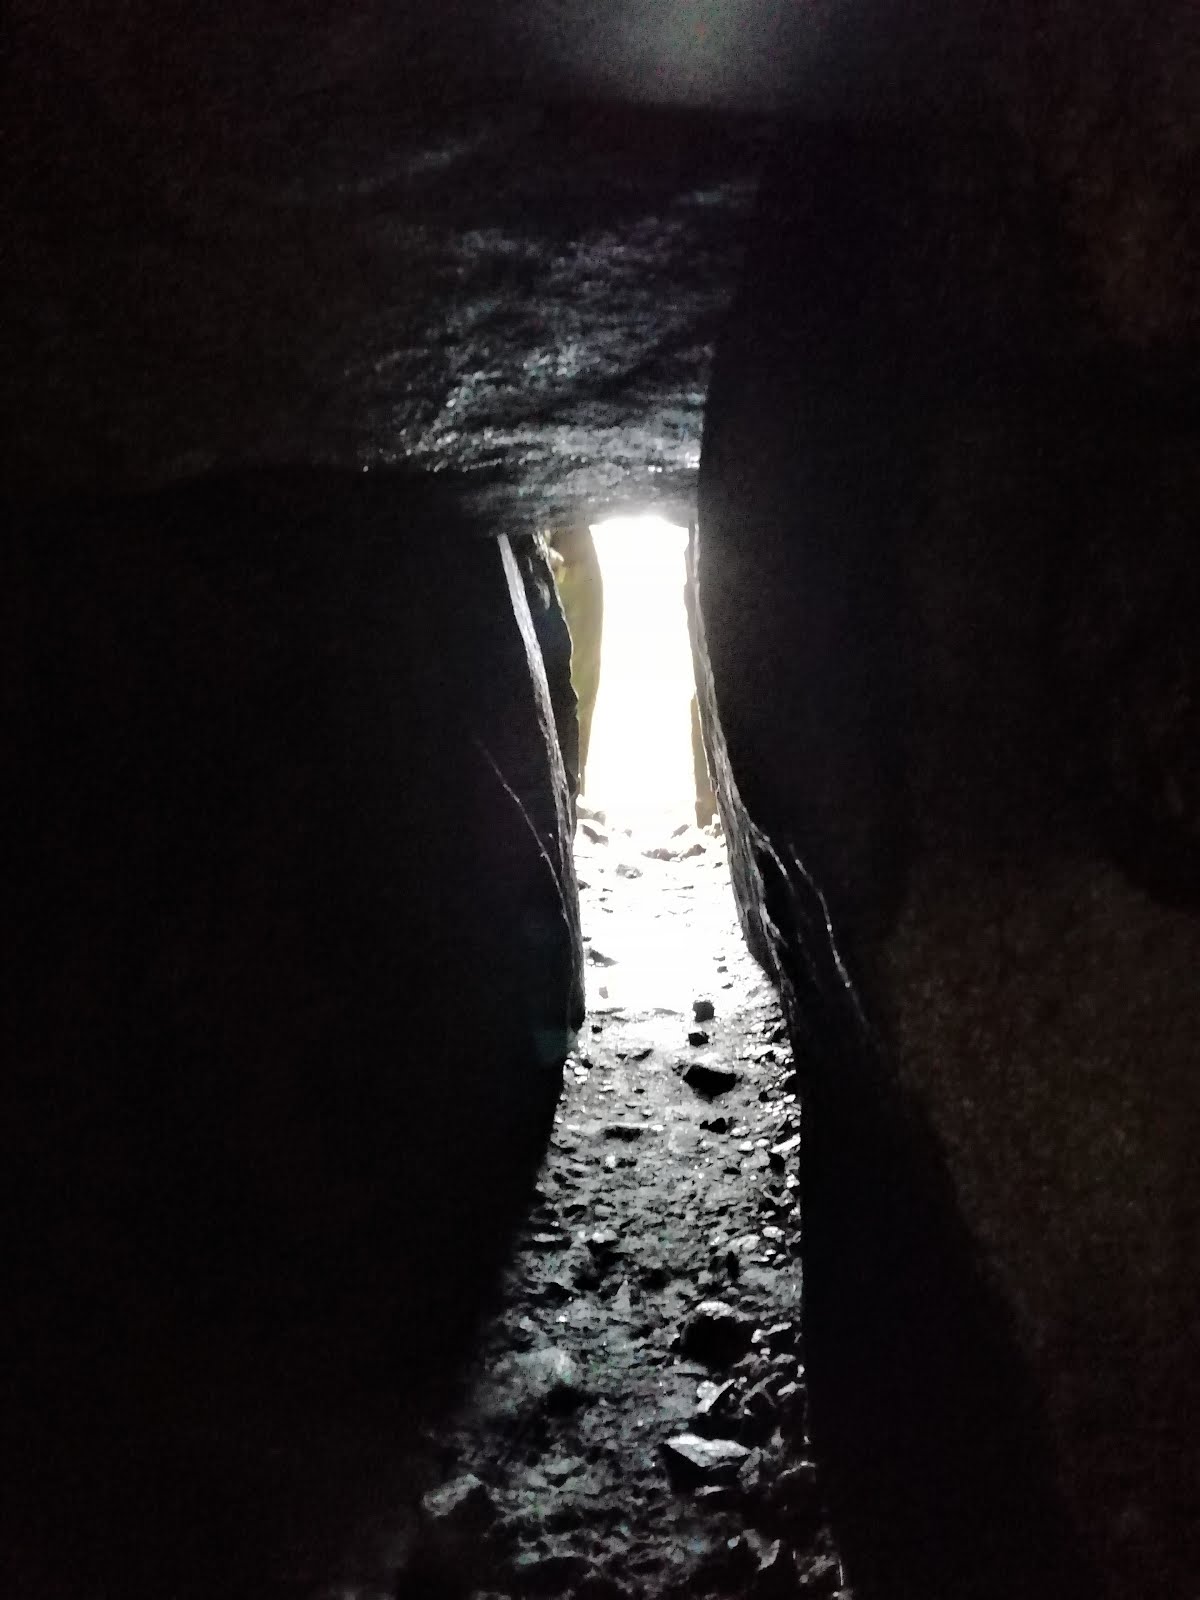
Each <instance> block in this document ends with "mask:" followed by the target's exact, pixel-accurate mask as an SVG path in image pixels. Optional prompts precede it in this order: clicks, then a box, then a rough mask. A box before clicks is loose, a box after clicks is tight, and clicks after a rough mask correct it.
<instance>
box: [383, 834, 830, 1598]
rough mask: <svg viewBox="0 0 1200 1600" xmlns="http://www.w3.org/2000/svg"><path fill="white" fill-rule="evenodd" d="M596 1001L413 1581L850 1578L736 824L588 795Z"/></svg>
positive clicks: (512, 1585)
mask: <svg viewBox="0 0 1200 1600" xmlns="http://www.w3.org/2000/svg"><path fill="white" fill-rule="evenodd" d="M577 861H578V866H579V873H580V877H581V880H582V897H583V907H584V928H585V935H586V938H587V948H588V957H589V960H588V972H589V1015H588V1023H587V1025H586V1026H585V1030H584V1032H583V1034H582V1035H581V1036H580V1039H579V1041H578V1047H577V1049H576V1050H575V1051H574V1052H573V1054H572V1056H571V1058H570V1060H569V1062H568V1065H567V1071H566V1082H565V1087H564V1092H563V1097H562V1101H561V1104H560V1106H559V1109H558V1112H557V1115H556V1118H555V1125H554V1131H553V1135H552V1138H551V1142H550V1147H549V1149H548V1151H547V1155H546V1159H545V1162H544V1165H543V1168H542V1170H541V1172H540V1174H539V1179H538V1185H537V1190H536V1205H535V1208H534V1210H533V1211H532V1213H531V1214H530V1216H529V1219H528V1223H527V1226H526V1228H525V1230H524V1232H523V1234H522V1236H521V1238H520V1240H519V1244H518V1248H517V1251H516V1253H515V1255H514V1257H513V1259H512V1261H511V1263H510V1265H509V1268H508V1270H507V1272H506V1276H505V1282H504V1290H503V1296H502V1303H501V1304H500V1305H499V1307H498V1309H497V1310H496V1312H495V1314H494V1315H493V1317H492V1318H491V1319H490V1322H489V1323H488V1325H487V1327H486V1330H485V1334H484V1338H483V1341H482V1343H481V1346H480V1350H479V1355H478V1359H477V1362H476V1364H475V1367H474V1369H473V1372H472V1378H471V1382H470V1384H469V1387H468V1390H467V1398H466V1399H465V1401H464V1403H463V1404H462V1406H461V1407H460V1408H459V1410H458V1411H457V1413H456V1415H455V1416H454V1417H453V1420H452V1422H451V1423H450V1424H449V1425H448V1426H446V1425H444V1424H442V1425H439V1427H438V1429H437V1432H436V1437H435V1436H434V1435H433V1434H431V1436H430V1437H429V1440H428V1444H429V1447H430V1455H429V1462H428V1465H429V1467H430V1468H431V1469H433V1476H434V1477H435V1478H436V1481H435V1482H432V1483H431V1485H430V1487H429V1489H428V1490H427V1492H425V1493H424V1495H423V1497H422V1498H421V1500H420V1508H419V1512H418V1514H417V1518H416V1524H415V1527H414V1530H413V1543H412V1548H411V1552H410V1555H409V1559H408V1562H407V1565H406V1567H405V1570H404V1573H403V1575H402V1577H401V1581H400V1586H399V1593H400V1594H401V1595H404V1596H409V1595H411V1596H426V1595H432V1594H439V1593H442V1594H446V1595H457V1594H473V1593H474V1594H478V1595H479V1597H480V1600H482V1596H483V1595H489V1596H490V1595H505V1596H508V1595H514V1596H515V1595H525V1594H555V1595H558V1594H563V1595H566V1594H571V1595H577V1596H579V1597H580V1600H583V1597H584V1596H595V1597H599V1596H614V1597H616V1596H626V1595H628V1596H635V1595H636V1596H646V1597H650V1596H668V1595H684V1594H686V1595H708V1594H723V1595H754V1596H767V1595H790V1594H805V1595H809V1594H811V1595H834V1594H840V1595H842V1596H848V1593H849V1591H848V1590H846V1589H845V1588H844V1587H843V1586H842V1585H843V1577H842V1572H841V1568H840V1564H839V1560H838V1557H837V1554H836V1551H835V1549H834V1546H833V1542H832V1539H831V1536H830V1533H829V1530H828V1528H827V1526H826V1524H825V1521H824V1518H823V1515H822V1504H821V1489H820V1482H819V1476H818V1473H817V1470H816V1468H815V1466H814V1464H813V1463H812V1461H811V1459H810V1458H809V1452H808V1449H807V1442H806V1431H805V1412H806V1389H805V1379H804V1367H803V1361H802V1355H801V1350H800V1299H801V1271H800V1262H799V1259H798V1257H799V1248H800V1238H799V1236H800V1218H799V1214H798V1208H797V1204H796V1191H797V1187H798V1179H797V1175H796V1165H797V1151H798V1144H799V1140H798V1131H799V1108H798V1106H797V1102H796V1096H795V1093H794V1090H793V1085H792V1081H791V1069H790V1063H789V1052H788V1047H787V1044H786V1043H785V1042H784V1032H783V1027H782V1024H781V1018H780V1012H779V1008H778V1005H777V1004H776V1000H775V996H774V994H773V992H772V990H771V988H770V986H769V985H768V984H767V982H766V981H765V979H764V978H763V976H762V974H761V973H760V971H759V969H758V968H757V967H756V966H755V964H754V963H753V962H752V961H751V959H750V957H749V956H748V954H747V953H746V950H745V947H744V945H743V943H742V939H741V936H740V933H739V931H738V928H737V923H736V918H735V913H734V907H733V902H732V897H731V895H730V891H729V882H728V875H727V869H726V859H725V849H724V844H723V841H722V840H721V839H720V838H719V837H718V838H714V837H712V836H711V835H709V834H700V833H697V832H696V831H695V830H693V829H686V828H681V829H679V830H677V831H676V834H675V835H674V837H672V838H670V839H669V840H666V839H654V838H652V837H650V836H641V837H631V836H630V835H628V834H626V833H624V832H622V831H619V830H614V831H612V832H610V831H609V829H608V828H607V827H605V826H604V825H603V823H602V822H601V821H600V820H599V819H591V818H588V819H585V820H583V821H581V824H580V831H579V837H578V848H577Z"/></svg>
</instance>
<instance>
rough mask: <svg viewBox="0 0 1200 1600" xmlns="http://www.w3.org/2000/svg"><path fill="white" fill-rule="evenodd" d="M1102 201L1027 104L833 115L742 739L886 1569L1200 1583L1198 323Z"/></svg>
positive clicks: (736, 625) (720, 476) (765, 345)
mask: <svg viewBox="0 0 1200 1600" xmlns="http://www.w3.org/2000/svg"><path fill="white" fill-rule="evenodd" d="M1158 176H1159V174H1158V173H1157V172H1154V173H1151V174H1150V176H1149V177H1148V179H1147V184H1146V192H1147V193H1153V192H1155V188H1154V180H1155V179H1156V178H1157V177H1158ZM1134 187H1135V188H1136V185H1134ZM1094 221H1095V218H1093V222H1094ZM1084 231H1085V232H1086V230H1084ZM1082 237H1083V234H1082V233H1081V232H1080V230H1079V228H1078V227H1077V217H1076V215H1075V213H1074V212H1073V211H1072V210H1071V208H1070V206H1069V205H1067V204H1066V203H1065V202H1064V200H1063V191H1062V190H1061V188H1060V187H1059V186H1058V184H1057V182H1056V180H1055V179H1054V177H1053V174H1052V173H1048V171H1047V170H1046V169H1045V168H1044V167H1043V166H1041V165H1039V163H1038V162H1037V161H1036V160H1034V159H1033V157H1032V155H1031V147H1030V146H1029V144H1028V143H1026V142H1023V141H1022V140H1020V139H1017V138H1014V137H1010V136H1008V135H1007V134H1005V133H1003V132H1001V131H999V130H988V129H983V128H978V129H975V130H974V131H971V130H969V129H968V130H964V128H963V127H961V126H960V127H958V128H955V129H948V128H947V129H941V128H939V127H938V126H936V125H933V124H923V125H922V124H917V123H914V122H913V121H911V120H910V121H908V122H905V123H896V124H892V125H887V124H877V125H874V126H871V125H862V126H857V127H851V126H837V125H835V124H824V125H820V126H814V125H800V126H797V127H796V128H794V129H793V131H792V134H791V135H790V136H789V137H788V138H786V139H785V140H783V141H782V144H781V148H780V151H779V154H778V158H777V160H776V162H775V166H774V170H773V172H772V174H771V176H770V178H769V180H768V183H767V186H766V188H765V191H764V195H763V199H762V204H761V215H760V227H759V230H758V232H757V234H756V236H755V238H754V240H753V242H752V244H751V249H750V252H749V257H748V263H747V270H746V282H745V288H744V292H743V295H742V297H741V299H740V301H739V304H738V306H737V308H736V310H735V313H734V315H733V317H732V319H731V322H730V326H729V328H728V329H727V332H726V335H725V339H724V342H723V346H722V348H721V349H720V351H719V353H718V360H717V365H716V369H715V372H714V379H713V384H712V389H711V392H710V398H709V406H708V411H707V415H706V433H705V441H704V449H703V454H702V460H701V487H700V508H699V530H698V548H697V568H698V585H699V594H700V601H701V610H702V613H703V617H702V623H703V626H702V636H703V652H704V655H705V657H706V670H705V673H704V675H703V677H704V681H703V682H702V700H703V701H704V702H705V709H706V724H707V726H706V733H707V736H708V739H709V744H710V754H711V756H712V758H713V763H714V772H715V774H716V777H717V786H718V791H719V794H720V798H721V805H722V811H723V814H724V817H725V822H726V828H727V831H728V832H729V834H730V836H731V842H730V858H731V863H732V867H733V874H734V882H735V890H736V892H737V894H738V897H739V902H740V904H741V908H742V915H743V922H744V925H745V927H746V930H747V934H748V936H749V938H750V941H751V944H752V947H753V948H754V949H755V951H756V953H757V954H759V956H760V959H763V960H764V961H765V962H766V964H767V965H768V966H769V967H770V968H771V969H772V970H774V971H775V972H776V974H777V975H778V977H779V978H780V981H781V984H782V986H783V989H784V994H785V999H786V1000H787V1004H788V1010H789V1015H790V1017H791V1021H792V1026H793V1033H794V1035H795V1039H796V1045H797V1055H798V1065H799V1070H800V1072H801V1076H802V1080H803V1082H804V1086H805V1146H804V1171H803V1182H804V1195H805V1201H806V1206H807V1209H806V1213H805V1240H806V1244H805V1250H806V1253H805V1273H806V1294H807V1305H808V1332H807V1343H808V1359H809V1368H810V1375H811V1378H812V1385H813V1391H812V1392H813V1413H814V1418H815V1425H816V1428H817V1430H818V1444H819V1447H820V1449H821V1451H822V1455H823V1459H824V1460H825V1462H826V1466H827V1471H828V1473H829V1481H830V1484H831V1492H832V1494H833V1497H834V1500H835V1509H836V1511H837V1513H838V1518H839V1521H840V1523H841V1527H842V1537H843V1539H844V1544H845V1549H846V1551H847V1558H848V1560H849V1562H850V1565H851V1577H852V1579H853V1580H854V1581H855V1582H856V1586H861V1590H862V1592H863V1593H865V1594H868V1595H880V1596H886V1597H887V1600H897V1597H907V1596H909V1595H912V1596H914V1597H916V1596H918V1595H919V1596H922V1597H928V1596H931V1595H938V1596H941V1595H946V1596H950V1595H954V1596H966V1595H970V1596H981V1597H982V1596H993V1595H994V1596H996V1600H999V1597H1000V1596H1011V1595H1013V1594H1022V1595H1041V1594H1046V1595H1049V1594H1054V1595H1057V1596H1061V1595H1064V1594H1080V1595H1083V1594H1087V1595H1090V1596H1094V1595H1096V1594H1098V1593H1108V1592H1112V1593H1114V1594H1121V1593H1128V1592H1130V1591H1132V1590H1137V1589H1144V1588H1145V1587H1146V1586H1147V1585H1150V1586H1157V1587H1161V1588H1162V1589H1163V1592H1167V1593H1182V1592H1185V1590H1186V1588H1187V1585H1188V1584H1189V1583H1190V1582H1191V1581H1192V1579H1193V1578H1194V1573H1195V1570H1196V1560H1197V1551H1198V1548H1200V1546H1198V1529H1197V1520H1196V1514H1195V1508H1194V1506H1190V1505H1189V1504H1188V1503H1187V1493H1188V1491H1187V1489H1186V1487H1185V1485H1187V1484H1189V1483H1192V1482H1194V1481H1195V1477H1196V1465H1197V1464H1196V1460H1195V1439H1196V1437H1197V1435H1198V1431H1200V1430H1198V1428H1197V1422H1198V1421H1200V1403H1198V1402H1200V1396H1198V1393H1197V1387H1196V1382H1195V1378H1194V1372H1195V1370H1196V1361H1195V1358H1196V1354H1197V1351H1196V1335H1195V1331H1194V1330H1195V1328H1196V1326H1197V1323H1196V1316H1195V1311H1196V1309H1197V1303H1196V1276H1195V1271H1194V1266H1193V1265H1192V1262H1193V1261H1194V1259H1195V1245H1196V1242H1197V1240H1198V1238H1200V1233H1198V1221H1200V1192H1198V1185H1197V1183H1196V1180H1195V1177H1194V1175H1193V1171H1194V1163H1193V1162H1191V1161H1190V1159H1189V1156H1188V1151H1189V1149H1191V1148H1192V1147H1193V1145H1194V1137H1195V1133H1196V1130H1197V1127H1198V1126H1200V1122H1198V1116H1200V1101H1198V1099H1197V1088H1196V1077H1195V1071H1194V1067H1195V1059H1196V1048H1197V1040H1200V997H1198V993H1197V986H1196V983H1195V973H1196V971H1197V970H1200V919H1198V918H1197V915H1196V910H1197V898H1196V864H1197V838H1198V834H1197V822H1198V818H1200V810H1198V808H1197V789H1196V778H1195V771H1196V769H1195V754H1194V753H1195V751H1196V749H1197V748H1200V740H1198V738H1197V734H1198V733H1200V723H1198V722H1197V715H1198V711H1197V708H1198V706H1200V654H1198V651H1197V634H1196V630H1195V628H1194V626H1193V625H1192V624H1191V623H1189V622H1188V621H1187V620H1185V619H1187V618H1194V617H1195V616H1196V615H1200V610H1198V607H1197V602H1198V601H1200V566H1198V563H1197V559H1196V554H1195V545H1194V527H1195V519H1196V512H1197V507H1198V505H1200V480H1198V479H1197V474H1196V469H1195V461H1196V460H1197V458H1198V457H1197V450H1196V443H1197V439H1196V434H1197V421H1198V419H1197V415H1196V412H1195V407H1194V398H1193V397H1194V393H1195V388H1194V384H1195V378H1196V364H1195V360H1194V357H1195V344H1194V341H1192V340H1191V339H1190V338H1189V335H1188V332H1187V330H1188V328H1189V327H1190V326H1191V321H1190V311H1189V302H1188V301H1187V300H1186V297H1185V298H1183V299H1179V300H1177V302H1172V307H1169V308H1168V309H1171V310H1172V313H1173V320H1172V317H1168V316H1167V315H1166V312H1165V311H1163V312H1162V314H1161V316H1159V319H1158V323H1157V325H1158V326H1159V327H1160V328H1163V329H1166V328H1169V329H1170V330H1171V333H1170V337H1165V336H1164V337H1161V338H1160V337H1154V338H1149V337H1142V334H1141V331H1139V330H1144V328H1145V318H1144V317H1143V316H1142V314H1141V312H1142V310H1144V309H1145V307H1141V306H1139V305H1136V304H1125V303H1124V302H1120V304H1119V305H1118V307H1117V309H1118V311H1120V310H1122V307H1123V314H1121V315H1114V314H1112V310H1113V308H1112V305H1111V304H1109V303H1108V302H1106V301H1105V300H1104V299H1103V298H1102V297H1099V296H1098V295H1097V294H1095V293H1093V292H1092V289H1093V287H1094V278H1093V277H1092V276H1091V275H1090V274H1091V272H1092V268H1093V267H1094V266H1095V262H1096V260H1098V259H1101V258H1103V255H1104V250H1103V248H1100V249H1099V250H1098V251H1097V250H1096V249H1095V248H1093V247H1095V246H1097V243H1098V242H1099V245H1101V246H1102V245H1103V237H1102V235H1101V234H1098V233H1097V232H1096V231H1095V230H1093V232H1092V233H1091V234H1089V235H1088V239H1087V243H1086V247H1085V246H1083V245H1081V244H1080V240H1081V238H1082ZM1169 243H1170V245H1171V247H1172V248H1173V249H1174V250H1175V252H1176V254H1177V255H1179V254H1182V253H1183V252H1185V251H1186V250H1187V238H1186V234H1183V233H1177V234H1175V235H1172V236H1171V238H1170V240H1169ZM1154 278H1155V284H1156V285H1157V287H1156V288H1155V293H1156V294H1159V293H1160V292H1161V291H1162V286H1163V285H1164V284H1169V283H1175V284H1177V285H1178V284H1186V283H1187V282H1189V281H1190V277H1189V274H1188V273H1187V271H1186V270H1184V263H1183V262H1182V261H1180V260H1178V259H1172V260H1168V261H1166V262H1164V263H1163V264H1162V267H1161V270H1160V271H1157V272H1156V273H1155V275H1154ZM1140 286H1141V280H1140V279H1138V278H1137V277H1136V275H1135V276H1134V277H1131V278H1130V279H1129V280H1128V282H1127V283H1126V284H1125V287H1124V293H1125V294H1126V297H1127V298H1129V297H1133V298H1134V299H1136V297H1137V295H1138V294H1139V293H1140V292H1141V287H1140ZM1109 287H1110V288H1111V287H1112V285H1111V284H1110V285H1109ZM1118 300H1119V296H1118ZM1160 311H1162V308H1161V306H1160ZM856 1592H857V1588H856Z"/></svg>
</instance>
